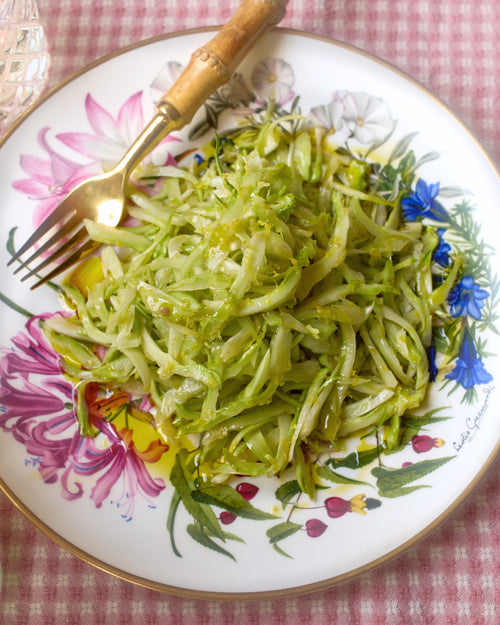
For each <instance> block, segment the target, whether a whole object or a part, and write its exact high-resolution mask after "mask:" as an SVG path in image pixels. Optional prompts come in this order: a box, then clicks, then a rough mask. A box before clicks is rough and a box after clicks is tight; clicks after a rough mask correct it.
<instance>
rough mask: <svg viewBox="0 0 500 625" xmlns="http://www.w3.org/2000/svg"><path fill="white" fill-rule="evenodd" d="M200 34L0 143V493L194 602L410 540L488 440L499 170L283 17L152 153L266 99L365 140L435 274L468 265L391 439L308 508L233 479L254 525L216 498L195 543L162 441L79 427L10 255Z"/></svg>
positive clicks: (285, 489)
mask: <svg viewBox="0 0 500 625" xmlns="http://www.w3.org/2000/svg"><path fill="white" fill-rule="evenodd" d="M206 38H207V31H206V30H204V31H203V30H200V31H189V32H184V33H179V34H176V35H172V36H168V37H164V38H160V39H155V40H151V41H147V42H145V43H142V44H139V45H137V46H133V47H131V48H128V49H125V50H123V51H120V52H118V53H116V54H114V55H112V56H110V57H107V58H105V59H104V60H102V61H100V62H98V63H96V64H94V65H92V66H90V67H89V68H86V69H85V70H83V71H82V72H80V73H78V74H77V75H76V76H74V77H72V78H71V79H69V80H67V81H66V82H65V83H63V84H62V85H61V86H60V87H58V88H57V89H55V90H53V91H52V92H51V93H50V94H48V95H47V96H46V97H45V98H44V99H43V100H42V101H41V103H40V104H39V105H38V106H37V107H36V108H35V109H33V110H32V111H31V112H30V113H29V114H28V115H27V116H25V117H24V119H23V120H22V122H21V123H19V124H18V125H16V127H15V128H14V129H13V130H12V131H11V132H10V133H9V134H8V135H7V136H6V137H5V138H4V140H3V142H2V146H1V149H0V171H2V185H1V188H0V206H1V214H0V220H1V226H2V227H1V230H0V231H1V232H2V236H3V245H2V246H1V251H0V262H1V266H2V267H3V269H2V284H1V287H0V300H1V301H0V306H1V308H2V313H1V315H2V325H1V329H0V346H1V352H0V376H1V377H0V486H1V487H2V488H3V490H4V491H5V492H6V493H7V495H8V496H9V497H10V498H11V499H12V501H14V503H15V504H16V505H17V506H19V508H20V509H21V510H22V511H23V512H24V513H25V514H26V515H27V516H28V517H29V518H30V519H31V520H33V521H34V523H35V524H36V525H37V526H38V527H39V528H41V529H42V530H43V531H45V532H46V533H47V534H48V535H49V536H51V537H52V538H54V539H55V540H56V541H57V542H59V543H60V544H62V545H63V546H65V547H66V548H67V549H69V550H70V551H71V552H73V553H75V554H77V555H78V556H80V557H81V558H83V559H85V560H87V561H89V562H91V563H93V564H95V565H97V566H99V567H101V568H103V569H105V570H107V571H108V572H110V573H112V574H114V575H118V576H120V577H122V578H124V579H127V580H130V581H133V582H136V583H139V584H143V585H146V586H149V587H151V588H156V589H161V590H166V591H169V592H174V593H178V594H183V595H189V596H204V597H221V596H232V597H236V596H249V595H255V596H260V597H264V596H270V595H273V596H275V595H285V594H288V593H294V594H296V593H297V592H299V591H305V590H314V589H318V588H322V587H325V586H327V585H329V584H333V583H336V582H339V581H342V580H346V579H349V578H350V577H352V576H354V575H356V574H358V573H359V572H361V571H366V570H367V569H369V568H371V567H373V566H375V565H377V564H380V563H381V562H384V561H386V560H387V559H388V558H390V557H393V556H394V555H396V554H398V553H400V552H401V550H402V549H404V548H407V547H408V546H410V545H412V544H414V543H415V542H416V541H417V540H419V539H420V538H422V537H423V536H425V535H426V534H427V533H428V532H429V531H430V530H431V529H432V528H434V527H436V526H437V524H438V523H440V522H442V521H443V520H444V519H445V518H446V517H447V516H448V515H449V514H450V512H451V511H452V510H454V509H455V508H456V506H457V505H458V504H459V503H460V502H461V501H463V499H464V497H465V496H466V495H467V493H469V492H470V491H471V489H472V488H473V487H474V486H475V484H477V482H478V480H479V479H480V477H481V476H482V475H483V474H484V473H485V471H486V469H487V468H488V466H489V465H490V464H491V462H492V461H493V458H494V457H495V455H496V453H497V452H498V448H499V439H500V420H499V419H498V414H497V413H498V409H497V406H498V405H499V403H500V398H499V391H498V389H497V388H496V383H495V380H496V379H498V377H499V376H500V361H499V356H498V354H500V340H499V336H498V333H497V331H496V330H495V323H496V319H497V316H498V294H499V293H498V286H499V283H498V273H499V268H498V256H497V233H498V232H499V231H500V212H499V211H498V207H497V202H498V197H499V196H500V180H499V177H498V174H497V172H496V171H495V169H494V167H493V165H492V163H491V162H490V161H489V160H488V158H487V156H486V155H485V153H484V152H483V151H482V149H481V147H480V146H479V145H478V143H477V142H476V141H475V139H474V138H473V137H472V136H471V134H470V133H469V132H468V131H467V129H466V128H465V127H464V126H463V125H462V124H461V123H460V122H459V121H458V120H457V119H456V118H455V117H454V116H453V115H452V114H451V113H450V111H448V110H447V109H446V107H444V106H443V104H442V103H440V102H439V101H438V100H437V99H436V98H434V97H433V96H432V95H431V94H430V93H428V92H427V91H426V90H425V89H424V88H423V87H422V86H420V85H418V84H417V83H415V82H414V81H413V80H412V79H410V78H408V77H407V76H405V75H403V74H402V73H400V72H398V71H397V70H395V69H394V68H392V67H390V66H389V65H387V64H385V63H383V62H381V61H379V60H377V59H375V58H373V57H371V56H369V55H367V54H364V53H362V52H360V51H359V50H356V49H353V48H350V47H348V46H345V45H342V44H339V43H336V42H333V41H329V40H325V39H322V38H319V37H314V36H310V35H306V34H304V33H299V32H292V31H287V30H280V29H278V30H277V31H275V32H272V33H270V34H268V35H266V36H265V38H264V40H263V42H262V43H261V44H259V46H257V47H256V48H255V49H254V50H253V51H252V52H251V54H250V56H249V57H248V58H247V59H246V60H245V61H244V63H243V64H242V65H241V67H240V68H239V70H238V74H237V76H236V77H235V78H234V79H233V80H232V81H231V83H230V84H229V85H227V86H225V87H223V88H222V89H220V90H219V91H218V92H217V93H216V94H214V96H212V97H211V98H210V99H209V100H208V102H207V103H206V106H204V107H203V108H202V109H201V111H200V112H199V113H198V114H197V116H196V117H195V119H194V120H193V123H192V124H191V125H190V127H189V128H187V129H185V130H184V131H182V132H181V133H175V135H174V136H173V137H172V138H171V140H170V141H168V142H166V143H164V144H162V146H161V148H158V149H157V150H156V151H155V153H154V154H153V156H152V158H153V159H154V160H155V162H157V163H160V162H162V163H165V162H168V161H169V159H171V158H172V155H173V154H178V153H180V152H182V151H184V150H186V149H188V148H190V147H193V146H194V147H197V146H199V145H200V142H201V141H203V137H204V136H205V133H206V132H207V131H209V130H210V129H211V128H214V127H215V128H217V127H219V126H227V125H228V124H230V123H231V120H234V119H237V118H240V119H241V116H242V115H243V114H247V115H250V114H255V115H258V114H259V112H260V111H262V109H263V107H265V105H266V101H267V100H268V99H269V98H270V97H274V98H275V99H276V101H277V103H278V105H279V107H280V109H281V110H282V111H284V112H285V113H286V112H290V111H291V110H292V108H293V110H294V111H295V112H297V111H300V112H302V113H304V114H310V115H312V116H313V117H314V119H315V120H316V122H317V123H319V124H322V125H324V126H326V127H327V128H328V129H329V132H330V133H331V134H332V135H333V136H334V137H335V140H336V141H337V143H338V144H339V145H343V146H346V147H347V148H348V149H350V150H352V151H353V152H354V153H365V154H366V151H367V150H368V151H370V152H374V151H376V154H377V155H378V157H379V158H382V161H381V162H382V167H380V168H379V170H378V172H379V173H378V175H379V176H385V177H386V180H389V181H390V182H391V183H392V184H394V181H395V180H399V181H400V182H401V181H402V182H401V183H402V184H408V189H407V191H408V192H407V200H406V204H405V217H406V219H407V220H408V221H416V220H428V221H431V222H432V223H433V225H434V226H435V227H438V228H439V230H438V232H439V234H440V237H441V241H440V244H439V247H438V248H437V250H436V251H435V254H434V259H433V260H434V265H435V267H436V268H437V269H439V270H440V271H442V272H446V270H447V268H448V267H449V266H450V263H451V262H452V259H453V258H454V257H455V256H456V254H457V251H458V250H460V254H461V256H462V261H463V265H462V269H461V272H460V274H459V276H458V277H457V281H456V284H455V286H454V287H453V289H452V291H451V292H450V295H449V298H448V314H447V316H446V319H445V320H444V321H443V324H442V327H441V328H440V329H439V331H438V332H436V335H435V341H434V343H433V346H432V349H431V350H430V353H429V356H430V370H431V376H432V378H433V380H434V381H433V383H432V385H431V390H430V393H429V397H428V400H427V402H426V405H425V406H424V407H423V408H422V412H423V414H424V416H423V418H421V419H420V421H418V423H416V422H415V420H413V421H412V420H411V419H408V421H407V422H406V428H407V430H406V438H405V445H404V446H403V447H402V448H401V449H400V450H399V451H397V452H396V453H393V454H388V455H384V454H383V450H381V449H379V448H378V446H377V443H376V440H375V441H371V442H370V441H367V440H365V441H364V442H363V443H362V445H361V446H360V441H359V440H352V441H350V442H349V443H348V445H347V446H346V448H345V449H344V450H343V451H342V452H336V453H335V454H332V455H330V456H329V458H328V459H323V461H322V464H321V466H322V476H323V478H325V479H326V487H325V489H324V490H320V491H318V493H317V497H316V500H315V501H314V502H309V503H307V504H305V503H304V500H303V499H302V500H301V501H300V502H299V498H300V493H298V492H297V490H296V485H295V484H294V482H293V480H289V481H286V480H285V481H279V480H277V479H275V478H259V479H257V480H255V479H246V478H243V477H242V478H240V479H238V480H236V481H235V483H234V486H235V492H237V493H238V494H239V496H240V500H244V501H245V502H247V503H248V505H249V506H250V507H251V509H253V510H257V511H260V512H263V513H264V514H263V515H262V516H263V517H265V518H259V514H258V513H255V516H256V518H253V519H252V518H245V517H247V516H249V515H245V514H237V513H235V510H234V509H232V508H231V506H230V505H228V506H226V509H224V508H223V507H217V506H216V505H213V506H210V508H211V510H212V511H213V518H214V519H215V521H216V523H217V527H216V528H213V529H212V530H211V531H212V533H211V534H210V533H209V532H207V533H206V534H205V538H206V540H205V538H203V537H200V535H194V534H193V533H192V532H190V531H189V527H190V526H191V527H192V523H191V518H190V515H189V514H188V513H187V512H186V510H185V509H184V508H183V507H182V505H181V506H180V507H179V509H177V512H176V515H175V522H174V520H173V519H172V515H170V516H169V506H170V500H171V497H172V488H171V486H170V484H169V479H168V477H169V471H170V467H171V466H172V464H173V462H174V459H173V458H172V454H173V452H172V451H171V450H168V449H167V446H166V445H165V444H163V443H162V442H161V441H160V440H159V439H158V437H157V435H156V433H155V432H154V431H153V430H152V429H151V428H150V427H149V426H147V425H145V424H144V423H142V422H140V421H137V422H127V423H126V424H117V423H111V422H109V423H108V422H106V423H105V424H104V426H103V427H102V430H101V434H100V436H99V437H98V438H97V439H82V438H81V437H80V436H79V435H78V431H77V427H76V422H75V419H74V416H73V410H72V398H73V390H72V387H71V385H70V384H69V382H67V381H66V380H65V379H63V378H62V377H61V375H60V373H59V366H58V361H57V358H56V356H55V354H54V353H53V351H52V349H51V348H50V346H49V345H48V344H47V342H46V340H45V339H44V337H43V335H42V333H41V331H40V328H39V326H38V320H39V317H40V315H47V314H48V315H50V314H53V313H54V312H56V311H57V310H58V309H59V308H60V303H59V300H58V298H57V295H56V294H55V293H54V291H53V290H52V289H51V288H50V287H48V286H46V287H43V288H42V289H39V290H37V291H35V292H33V291H30V290H29V285H28V284H26V283H21V282H20V281H19V279H18V277H17V276H13V275H12V271H10V269H7V268H6V263H7V260H8V258H9V254H10V251H11V250H12V249H13V248H14V247H15V246H16V244H19V242H20V241H22V240H24V239H25V238H26V235H27V233H29V232H30V231H31V230H32V229H33V227H34V226H36V225H37V224H38V223H39V222H40V221H41V220H42V219H43V218H44V216H45V215H47V214H48V213H49V212H50V210H51V209H52V208H53V207H54V206H55V205H56V204H57V202H58V201H59V199H60V198H61V197H63V196H64V194H65V193H66V192H67V191H68V189H70V188H71V187H72V186H73V185H74V184H75V183H76V181H78V180H81V179H83V178H86V177H89V176H90V175H92V174H94V173H97V172H99V171H101V170H102V168H103V167H106V166H107V165H109V164H110V163H112V162H114V161H116V160H117V159H118V158H119V157H120V156H121V155H122V153H123V151H124V150H125V148H126V147H127V146H128V145H129V144H130V143H131V141H132V140H133V139H134V138H135V137H136V136H137V135H138V134H139V132H140V130H141V129H142V128H143V126H144V124H145V122H147V120H148V119H149V118H150V116H151V114H152V112H153V102H154V99H155V97H156V96H157V94H158V93H159V92H161V91H163V90H165V89H166V87H168V86H169V84H170V83H171V82H172V80H174V79H175V77H176V76H177V75H178V73H179V71H180V70H181V68H182V66H184V65H185V64H186V63H187V60H188V58H189V55H190V53H191V52H192V51H193V50H194V49H196V48H197V47H198V46H200V45H202V44H203V43H204V42H205V40H206ZM380 155H382V156H380ZM384 159H385V160H384ZM409 166H410V167H411V168H413V170H414V172H415V175H414V176H413V177H412V178H411V180H410V182H408V179H407V178H406V179H405V177H404V172H405V171H406V170H407V168H408V167H409ZM405 168H406V169H405ZM405 180H406V182H405ZM438 273H439V272H438ZM236 512H237V511H236ZM269 513H272V514H274V515H276V518H273V519H269V518H267V517H268V515H269ZM250 516H251V515H250ZM207 534H209V536H208V538H207Z"/></svg>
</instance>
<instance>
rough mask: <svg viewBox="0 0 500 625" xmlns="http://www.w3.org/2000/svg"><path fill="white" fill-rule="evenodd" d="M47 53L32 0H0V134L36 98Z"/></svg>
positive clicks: (47, 61)
mask: <svg viewBox="0 0 500 625" xmlns="http://www.w3.org/2000/svg"><path fill="white" fill-rule="evenodd" d="M49 66H50V55H49V51H48V48H47V42H46V39H45V34H44V31H43V27H42V25H41V24H40V20H39V14H38V7H37V5H36V1H35V0H0V134H1V133H2V132H4V131H5V130H6V128H7V127H8V126H9V125H10V124H11V123H12V122H13V121H14V119H15V118H16V117H17V116H18V115H20V114H21V113H22V112H23V111H24V110H25V109H26V108H28V107H29V106H30V105H31V104H33V102H35V100H36V99H37V98H38V97H39V95H40V94H41V92H42V91H43V89H44V87H45V85H46V82H47V78H48V72H49Z"/></svg>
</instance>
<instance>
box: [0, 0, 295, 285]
mask: <svg viewBox="0 0 500 625" xmlns="http://www.w3.org/2000/svg"><path fill="white" fill-rule="evenodd" d="M287 2H288V0H243V2H242V3H241V5H240V6H239V8H238V9H237V11H236V13H234V15H233V16H232V17H231V18H230V20H229V21H228V22H227V23H226V25H225V26H223V27H222V28H221V29H220V30H219V31H218V32H217V34H216V35H215V36H214V37H213V38H212V39H211V40H210V41H209V42H208V43H207V44H206V45H204V46H202V47H201V48H198V49H197V50H196V51H195V52H194V53H193V54H192V56H191V58H190V60H189V63H188V65H187V66H186V68H185V69H184V71H183V73H182V74H181V75H180V77H179V78H178V79H177V80H176V82H175V83H174V84H173V85H172V87H171V88H170V89H169V90H168V91H167V92H166V93H165V94H164V95H163V96H162V97H161V99H160V100H159V102H158V103H157V104H156V108H157V111H156V114H155V115H154V117H153V119H152V120H151V122H150V123H149V124H148V125H147V126H146V128H145V129H144V131H143V132H142V133H141V134H140V136H139V137H138V138H137V139H136V140H135V141H134V143H133V144H132V145H131V146H130V148H129V149H128V150H127V152H126V154H125V155H124V156H123V157H122V159H121V160H120V161H119V162H118V164H117V165H116V166H115V167H114V168H113V169H112V170H110V171H109V172H106V173H104V174H101V175H98V176H95V177H93V178H90V179H88V180H86V181H84V182H82V183H80V184H79V185H77V186H76V187H75V188H74V189H72V190H71V191H70V192H69V194H68V195H67V196H66V197H65V199H64V200H63V201H62V202H61V203H60V204H59V205H58V206H57V207H56V208H55V210H54V211H53V212H52V213H51V214H50V215H49V216H48V217H47V219H45V221H44V222H43V223H42V224H41V225H40V226H39V227H38V228H37V229H36V230H35V232H33V234H32V235H31V236H30V237H29V238H28V239H27V240H26V241H25V242H24V243H23V245H22V246H21V247H20V248H19V249H18V250H17V252H15V253H14V254H13V255H12V257H11V258H10V260H9V262H8V263H7V264H8V265H12V264H13V263H14V262H15V261H19V262H20V265H19V266H18V267H17V268H16V270H15V271H14V273H18V272H20V271H22V270H24V269H28V273H26V274H25V275H24V276H23V277H22V278H21V281H24V280H27V279H29V278H31V277H32V276H35V275H36V276H37V277H38V281H37V282H36V283H35V284H34V285H33V286H32V287H31V289H32V290H33V289H36V288H37V287H39V286H41V285H42V284H45V283H46V282H48V281H50V280H52V279H53V278H55V277H56V276H57V275H59V274H60V273H63V272H64V271H66V270H67V269H69V268H70V267H71V266H73V265H74V264H75V263H77V262H79V261H80V260H82V259H83V258H85V257H86V256H87V255H89V254H90V253H91V252H93V251H94V250H95V249H96V248H97V247H98V246H99V243H96V242H95V241H92V240H91V239H90V238H89V237H88V234H87V230H86V227H85V225H84V222H83V220H84V219H91V220H94V221H96V222H98V223H101V224H105V225H107V226H111V227H114V226H117V225H118V224H119V223H120V221H121V219H122V217H123V214H124V212H125V211H124V199H125V196H126V186H127V182H128V179H129V177H130V175H131V173H132V171H133V170H134V169H135V167H137V165H139V163H140V162H141V161H142V160H143V159H144V157H145V156H146V155H147V154H148V153H149V152H151V150H152V149H153V148H154V147H155V146H156V145H158V143H160V141H161V140H162V139H163V138H164V137H165V136H166V135H167V134H168V133H170V132H172V131H174V130H178V129H180V128H182V127H183V126H185V125H186V124H188V123H189V122H190V121H191V120H192V118H193V116H194V114H195V113H196V111H197V110H198V109H199V108H200V107H201V105H202V104H203V103H204V102H205V100H206V99H207V98H208V97H209V96H210V95H211V94H212V93H213V92H214V91H215V90H216V89H218V88H219V87H220V86H222V85H223V84H225V83H226V82H227V81H228V80H229V79H230V78H231V76H232V74H233V72H234V71H235V69H236V67H237V66H238V65H239V63H240V62H241V61H242V59H243V58H244V57H245V56H246V54H247V53H248V51H249V50H250V48H251V47H252V46H253V44H254V43H255V42H256V40H257V39H258V38H259V37H260V35H261V34H263V33H264V32H265V31H266V30H267V29H268V28H270V27H271V26H274V25H276V24H278V23H279V22H280V21H281V19H282V18H283V16H284V14H285V11H286V5H287ZM37 244H38V245H37ZM27 252H31V253H30V255H29V257H28V258H26V259H25V260H22V257H23V256H24V255H25V254H26V253H27ZM43 254H47V256H46V257H44V258H43V260H41V262H39V263H38V264H37V265H36V266H35V267H34V268H30V265H31V264H32V263H33V262H34V261H35V260H37V259H39V258H40V257H41V256H42V255H43ZM57 260H60V262H59V263H58V264H57V265H56V266H55V267H54V268H53V269H52V270H51V271H49V272H48V273H47V274H46V275H45V276H44V277H40V275H39V273H40V271H41V270H42V269H45V268H46V267H49V266H50V265H52V264H53V263H54V262H55V261H57Z"/></svg>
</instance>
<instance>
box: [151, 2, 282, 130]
mask: <svg viewBox="0 0 500 625" xmlns="http://www.w3.org/2000/svg"><path fill="white" fill-rule="evenodd" d="M287 2H288V0H243V2H242V3H241V5H240V7H239V8H238V9H237V11H236V13H235V14H234V15H233V17H232V18H231V19H230V20H229V21H228V22H227V24H226V25H225V26H223V27H222V28H221V30H220V31H219V32H218V33H217V34H216V35H215V36H214V37H213V38H212V39H211V40H210V41H209V42H208V43H207V44H206V45H204V46H202V47H201V48H198V49H197V50H196V51H195V52H194V53H193V55H192V56H191V59H190V61H189V63H188V65H187V66H186V68H185V70H184V71H183V72H182V74H181V75H180V76H179V78H178V79H177V80H176V82H175V83H174V84H173V85H172V87H171V88H170V89H169V90H168V91H167V93H165V95H164V96H163V97H162V98H161V99H160V101H159V102H157V106H158V109H159V110H160V111H161V110H162V106H165V107H166V108H167V109H168V108H169V107H173V108H174V109H175V110H176V111H177V112H178V114H179V117H180V118H181V119H182V121H183V122H184V123H185V124H188V123H189V122H190V121H191V119H192V118H193V115H194V114H195V113H196V111H197V110H198V109H199V108H200V106H201V105H202V104H203V103H204V102H205V100H206V99H207V98H208V97H209V96H210V95H211V94H212V93H213V92H214V91H215V90H216V89H218V88H219V87H221V86H222V85H223V84H225V83H226V82H227V81H228V80H229V79H230V78H231V76H232V75H233V73H234V71H235V70H236V68H237V66H238V65H239V63H240V62H241V61H242V60H243V58H244V57H245V55H246V54H247V53H248V51H249V50H250V48H251V47H252V46H253V44H254V43H255V42H256V40H257V39H258V38H259V36H260V35H261V34H262V33H263V32H265V31H266V30H267V29H268V28H271V27H272V26H275V25H276V24H278V23H279V22H280V21H281V19H282V18H283V16H284V14H285V11H286V5H287Z"/></svg>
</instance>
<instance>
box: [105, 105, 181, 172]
mask: <svg viewBox="0 0 500 625" xmlns="http://www.w3.org/2000/svg"><path fill="white" fill-rule="evenodd" d="M184 125H185V120H184V119H183V118H182V117H181V115H180V113H179V112H178V111H177V110H176V109H175V108H174V107H173V106H172V105H170V104H168V102H162V103H161V105H160V106H159V107H158V111H157V113H156V115H155V116H154V117H153V118H152V120H151V121H150V122H149V124H148V125H147V126H146V128H144V130H143V131H142V133H141V134H140V135H139V136H138V137H137V139H136V140H135V141H134V143H133V144H132V145H131V146H130V148H129V149H128V150H127V152H126V153H125V155H124V156H123V157H122V159H121V160H120V162H119V163H118V165H117V166H116V169H121V170H122V171H123V175H124V177H125V180H127V179H128V178H129V176H130V174H131V173H132V171H133V170H134V169H135V168H136V167H137V166H138V165H139V163H140V162H141V161H142V160H143V159H144V158H145V157H146V156H147V155H148V154H149V153H150V152H151V150H153V148H155V147H156V146H157V145H158V144H159V143H160V141H162V139H164V138H165V137H166V136H167V135H168V134H169V133H170V132H173V131H174V130H178V129H180V128H182V127H183V126H184Z"/></svg>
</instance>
